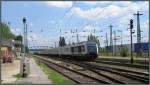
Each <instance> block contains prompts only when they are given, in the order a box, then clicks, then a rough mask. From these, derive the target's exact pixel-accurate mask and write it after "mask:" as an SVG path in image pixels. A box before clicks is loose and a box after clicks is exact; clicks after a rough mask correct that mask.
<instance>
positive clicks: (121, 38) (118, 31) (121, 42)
mask: <svg viewBox="0 0 150 85" xmlns="http://www.w3.org/2000/svg"><path fill="white" fill-rule="evenodd" d="M117 31H118V32H120V33H121V46H122V30H117Z"/></svg>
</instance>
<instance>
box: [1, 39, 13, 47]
mask: <svg viewBox="0 0 150 85" xmlns="http://www.w3.org/2000/svg"><path fill="white" fill-rule="evenodd" d="M0 45H2V46H7V47H12V46H13V42H12V41H10V40H1V41H0Z"/></svg>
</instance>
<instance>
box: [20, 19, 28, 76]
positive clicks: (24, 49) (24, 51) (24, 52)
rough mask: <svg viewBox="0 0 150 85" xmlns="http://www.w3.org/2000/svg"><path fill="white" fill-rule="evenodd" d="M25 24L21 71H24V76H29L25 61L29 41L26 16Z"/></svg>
mask: <svg viewBox="0 0 150 85" xmlns="http://www.w3.org/2000/svg"><path fill="white" fill-rule="evenodd" d="M23 24H24V29H23V58H22V62H21V63H22V64H21V67H22V69H21V71H22V72H21V73H22V77H26V76H27V73H26V72H25V71H26V63H25V56H26V42H27V40H26V39H27V38H26V33H27V32H26V31H27V27H26V26H27V25H26V18H25V17H24V18H23Z"/></svg>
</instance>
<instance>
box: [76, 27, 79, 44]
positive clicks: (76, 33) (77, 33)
mask: <svg viewBox="0 0 150 85" xmlns="http://www.w3.org/2000/svg"><path fill="white" fill-rule="evenodd" d="M76 34H77V43H79V35H78V30H77V29H76Z"/></svg>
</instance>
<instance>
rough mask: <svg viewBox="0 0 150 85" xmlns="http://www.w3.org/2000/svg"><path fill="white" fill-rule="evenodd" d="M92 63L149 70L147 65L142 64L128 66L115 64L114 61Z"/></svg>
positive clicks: (119, 63)
mask: <svg viewBox="0 0 150 85" xmlns="http://www.w3.org/2000/svg"><path fill="white" fill-rule="evenodd" d="M94 62H96V63H104V64H111V65H118V66H126V67H133V68H141V69H149V65H142V64H129V63H121V62H116V61H97V60H95V61H94Z"/></svg>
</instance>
